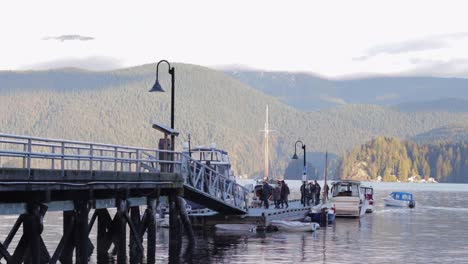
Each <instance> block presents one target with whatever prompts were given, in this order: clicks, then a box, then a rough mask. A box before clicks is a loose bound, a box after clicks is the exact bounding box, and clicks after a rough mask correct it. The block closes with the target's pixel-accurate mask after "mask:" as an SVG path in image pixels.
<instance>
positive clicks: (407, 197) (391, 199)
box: [383, 192, 416, 208]
mask: <svg viewBox="0 0 468 264" xmlns="http://www.w3.org/2000/svg"><path fill="white" fill-rule="evenodd" d="M383 200H384V202H385V205H387V206H400V207H409V208H414V207H415V206H416V201H415V200H414V198H413V194H411V193H409V192H392V193H391V194H390V195H388V196H387V197H385V198H383Z"/></svg>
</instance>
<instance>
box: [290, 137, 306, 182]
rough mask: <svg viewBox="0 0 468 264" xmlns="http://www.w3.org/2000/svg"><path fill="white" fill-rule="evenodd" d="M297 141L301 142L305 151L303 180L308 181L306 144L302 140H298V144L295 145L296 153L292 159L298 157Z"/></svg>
mask: <svg viewBox="0 0 468 264" xmlns="http://www.w3.org/2000/svg"><path fill="white" fill-rule="evenodd" d="M297 143H301V145H302V150H303V151H304V169H303V175H302V181H306V180H307V167H306V145H305V144H304V143H303V142H302V141H300V140H298V141H296V144H295V145H294V155H293V156H292V159H298V157H297V151H296V150H297Z"/></svg>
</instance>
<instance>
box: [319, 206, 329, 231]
mask: <svg viewBox="0 0 468 264" xmlns="http://www.w3.org/2000/svg"><path fill="white" fill-rule="evenodd" d="M327 225H328V208H326V207H324V208H322V212H321V214H320V227H327Z"/></svg>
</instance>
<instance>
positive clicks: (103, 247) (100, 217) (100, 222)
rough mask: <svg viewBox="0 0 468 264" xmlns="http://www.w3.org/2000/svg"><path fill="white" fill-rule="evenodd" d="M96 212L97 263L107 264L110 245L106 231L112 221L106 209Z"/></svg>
mask: <svg viewBox="0 0 468 264" xmlns="http://www.w3.org/2000/svg"><path fill="white" fill-rule="evenodd" d="M96 211H97V263H109V254H108V250H109V247H110V245H111V242H110V239H109V236H108V232H107V229H108V227H109V226H110V224H111V222H112V219H111V217H110V215H109V211H107V209H96Z"/></svg>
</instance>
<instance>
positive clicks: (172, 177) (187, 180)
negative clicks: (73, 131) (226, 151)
mask: <svg viewBox="0 0 468 264" xmlns="http://www.w3.org/2000/svg"><path fill="white" fill-rule="evenodd" d="M247 195H248V192H247V190H246V189H245V188H243V187H242V186H240V185H238V184H236V183H235V182H234V181H231V180H229V179H228V178H226V177H224V176H223V175H220V174H219V173H218V172H216V171H214V170H213V169H212V168H210V167H209V166H206V165H204V164H201V163H200V162H198V161H196V160H194V159H191V157H189V156H185V155H184V154H183V153H180V152H175V151H170V150H160V149H148V148H136V147H127V146H119V145H109V144H100V143H94V142H79V141H67V140H57V139H44V138H35V137H28V136H18V135H10V134H1V133H0V215H6V214H8V215H17V216H18V217H17V220H16V222H15V223H14V224H13V225H12V226H11V229H10V231H9V233H8V234H7V235H6V238H5V240H4V241H0V259H6V261H7V263H57V262H58V261H60V262H61V263H73V261H74V262H75V263H88V262H89V259H90V256H91V255H92V254H93V252H96V256H97V261H98V263H109V260H110V253H111V251H112V253H114V254H116V256H117V257H116V260H117V263H142V261H143V259H145V260H146V263H155V259H156V255H155V254H156V232H157V227H156V219H155V218H156V213H157V210H158V207H159V206H158V205H159V200H160V197H162V196H165V197H166V200H167V201H168V207H169V209H170V210H169V222H170V232H169V233H170V246H169V256H170V259H174V260H175V259H177V258H178V257H179V255H178V252H179V251H180V250H177V248H178V247H180V244H181V238H182V229H185V234H186V235H187V236H188V237H189V240H191V239H193V232H192V230H191V223H190V220H189V218H188V217H187V215H186V214H185V207H184V203H185V201H184V200H183V199H182V197H185V198H189V199H192V200H194V201H196V202H198V203H199V204H203V205H204V206H206V207H207V208H211V209H214V210H217V211H219V212H221V213H225V214H230V215H231V214H232V215H235V214H245V213H246V212H247V211H248V208H247V202H248V198H247ZM108 208H116V210H115V214H113V215H112V214H111V213H110V211H109V210H108ZM141 209H143V210H144V212H141V211H140V210H141ZM50 211H59V212H62V214H63V233H62V237H61V239H60V242H59V243H58V246H57V247H56V248H55V249H53V251H50V249H49V248H47V245H45V243H44V241H43V239H42V236H41V235H42V233H43V231H44V225H43V219H44V216H45V215H46V214H47V212H50ZM113 211H114V210H113ZM93 227H95V228H96V230H97V238H96V241H91V240H90V238H89V234H90V232H91V230H92V229H93ZM20 228H22V231H23V232H22V235H21V237H20V238H19V242H18V244H17V245H16V247H15V248H11V245H12V241H13V240H14V238H15V236H16V235H17V233H18V230H19V229H20ZM127 230H129V232H128V236H127ZM145 235H146V238H147V244H146V245H143V237H144V236H145ZM127 252H129V254H130V258H128V256H127ZM171 254H172V255H174V256H171Z"/></svg>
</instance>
